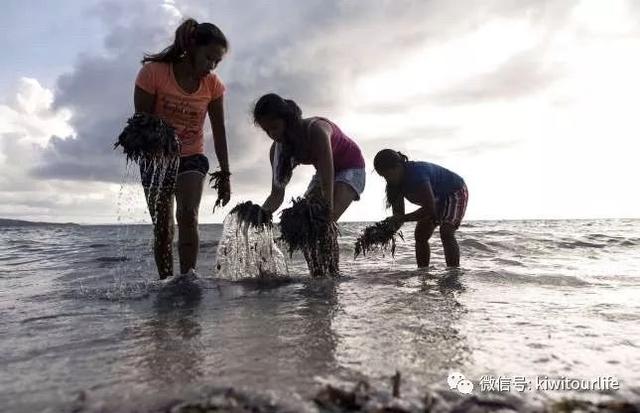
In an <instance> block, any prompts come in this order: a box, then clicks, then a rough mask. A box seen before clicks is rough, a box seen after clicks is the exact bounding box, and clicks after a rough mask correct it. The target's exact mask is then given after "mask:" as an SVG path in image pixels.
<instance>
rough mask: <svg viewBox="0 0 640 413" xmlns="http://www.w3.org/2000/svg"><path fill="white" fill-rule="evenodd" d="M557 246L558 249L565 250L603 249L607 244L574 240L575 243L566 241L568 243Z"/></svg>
mask: <svg viewBox="0 0 640 413" xmlns="http://www.w3.org/2000/svg"><path fill="white" fill-rule="evenodd" d="M557 246H558V247H560V248H567V249H576V248H604V247H606V246H607V244H600V243H595V242H588V241H580V240H576V241H568V242H559V243H558V244H557Z"/></svg>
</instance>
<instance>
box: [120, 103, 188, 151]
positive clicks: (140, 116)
mask: <svg viewBox="0 0 640 413" xmlns="http://www.w3.org/2000/svg"><path fill="white" fill-rule="evenodd" d="M118 146H121V147H122V149H123V152H124V154H125V155H127V162H131V161H133V162H136V163H140V161H141V160H149V159H155V158H165V159H168V158H174V157H178V156H180V141H179V140H178V137H177V135H176V130H175V129H174V128H173V127H172V126H171V125H169V124H168V123H167V122H165V121H163V120H162V119H160V118H159V117H157V116H154V115H151V114H149V113H142V112H137V113H136V114H134V115H133V116H132V117H131V118H129V119H128V120H127V125H126V126H125V128H124V130H123V131H122V133H120V136H118V140H117V142H116V143H115V145H114V147H113V149H116V148H117V147H118Z"/></svg>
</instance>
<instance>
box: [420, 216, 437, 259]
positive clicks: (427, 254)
mask: <svg viewBox="0 0 640 413" xmlns="http://www.w3.org/2000/svg"><path fill="white" fill-rule="evenodd" d="M435 229H436V227H435V225H433V222H431V221H430V220H429V221H427V220H424V221H418V222H417V224H416V231H415V239H416V262H417V263H418V267H419V268H425V267H429V261H430V260H431V249H430V248H429V238H431V235H433V231H434V230H435Z"/></svg>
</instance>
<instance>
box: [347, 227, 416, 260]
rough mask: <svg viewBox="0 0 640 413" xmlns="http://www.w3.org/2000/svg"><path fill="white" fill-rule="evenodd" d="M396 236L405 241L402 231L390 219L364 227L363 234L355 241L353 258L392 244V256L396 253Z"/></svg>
mask: <svg viewBox="0 0 640 413" xmlns="http://www.w3.org/2000/svg"><path fill="white" fill-rule="evenodd" d="M396 237H400V239H401V240H403V241H404V237H403V236H402V232H400V231H399V230H398V228H397V227H396V226H395V225H394V224H393V223H392V222H391V221H390V220H388V219H385V220H384V221H380V222H376V223H375V224H373V225H370V226H368V227H366V228H365V229H364V231H363V232H362V235H360V236H359V237H358V239H357V240H356V243H355V252H354V256H353V258H358V256H359V255H360V254H362V255H367V252H369V251H371V250H372V249H374V248H376V247H379V248H382V249H386V248H388V247H389V244H391V256H394V255H395V253H396Z"/></svg>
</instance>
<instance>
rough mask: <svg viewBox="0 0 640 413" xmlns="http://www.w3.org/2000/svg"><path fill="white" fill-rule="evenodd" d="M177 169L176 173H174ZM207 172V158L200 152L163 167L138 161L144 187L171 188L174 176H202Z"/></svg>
mask: <svg viewBox="0 0 640 413" xmlns="http://www.w3.org/2000/svg"><path fill="white" fill-rule="evenodd" d="M176 169H177V173H176ZM207 172H209V160H208V159H207V157H206V156H204V155H202V154H198V155H191V156H185V157H183V158H180V162H176V163H175V164H174V165H169V166H168V167H167V168H166V169H165V168H158V167H156V166H155V165H154V164H152V163H145V162H141V163H140V178H141V180H142V186H144V187H145V188H173V187H174V186H175V185H176V177H177V176H179V175H182V174H185V173H198V174H201V175H202V176H203V177H204V176H206V175H207Z"/></svg>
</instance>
